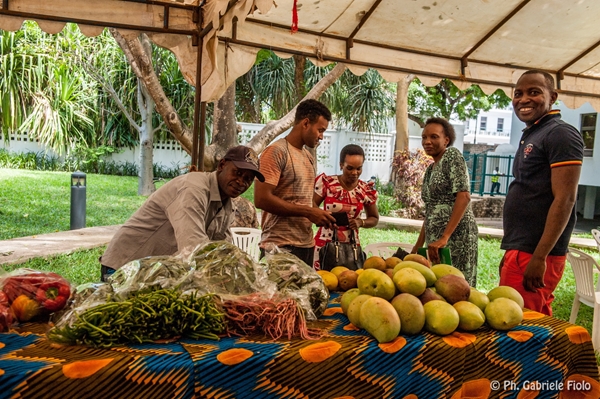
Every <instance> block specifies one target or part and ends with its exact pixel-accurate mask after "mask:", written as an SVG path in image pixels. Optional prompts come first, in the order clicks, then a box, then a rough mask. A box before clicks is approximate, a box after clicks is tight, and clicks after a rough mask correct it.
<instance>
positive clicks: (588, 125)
mask: <svg viewBox="0 0 600 399" xmlns="http://www.w3.org/2000/svg"><path fill="white" fill-rule="evenodd" d="M597 116H598V114H597V113H593V114H581V129H580V130H581V134H582V136H583V144H584V148H583V156H584V157H591V156H592V155H594V137H595V136H596V117H597Z"/></svg>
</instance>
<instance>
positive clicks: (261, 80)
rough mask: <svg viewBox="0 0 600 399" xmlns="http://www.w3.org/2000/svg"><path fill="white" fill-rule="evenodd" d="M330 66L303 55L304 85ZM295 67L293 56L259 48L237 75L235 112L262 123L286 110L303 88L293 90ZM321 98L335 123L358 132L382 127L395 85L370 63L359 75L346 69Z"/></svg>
mask: <svg viewBox="0 0 600 399" xmlns="http://www.w3.org/2000/svg"><path fill="white" fill-rule="evenodd" d="M333 67H334V65H328V66H325V67H317V66H316V65H314V64H313V63H311V62H310V60H307V61H306V64H305V67H304V71H303V75H304V85H303V86H304V87H305V88H306V90H310V89H311V88H313V87H314V86H315V85H316V84H317V83H318V82H319V81H320V80H321V79H322V78H323V77H324V76H325V75H327V73H328V72H329V71H331V69H332V68H333ZM295 68H296V64H295V62H294V59H293V58H289V59H281V58H279V57H278V56H276V55H275V53H273V52H272V51H267V50H261V51H260V52H259V53H258V56H257V60H256V62H255V64H254V67H253V68H252V69H251V70H250V71H249V72H248V73H246V74H245V75H243V76H242V77H240V78H238V79H237V81H236V100H237V102H236V116H237V118H238V119H239V120H240V121H245V122H253V123H265V122H267V121H269V120H272V119H279V118H281V117H282V116H284V115H285V114H286V113H287V112H289V110H290V109H292V108H293V107H294V106H295V105H296V103H297V102H298V100H297V99H298V98H299V97H300V98H301V97H302V94H303V93H300V95H299V94H298V93H296V85H295V83H296V82H295ZM320 100H321V101H322V102H323V103H324V104H326V105H327V106H328V107H329V109H330V110H331V112H332V115H333V119H334V123H335V125H336V126H338V125H339V126H347V127H349V128H351V129H354V130H358V131H362V132H368V131H370V132H386V131H387V120H388V119H389V118H390V117H393V116H394V113H395V85H394V84H390V83H387V82H386V81H385V80H383V78H382V77H381V75H379V72H377V71H375V70H372V69H370V70H368V71H367V72H365V73H364V74H363V75H362V76H356V75H354V74H352V73H351V72H350V71H349V70H347V71H345V72H344V73H343V74H342V76H341V77H340V78H339V79H338V80H337V81H336V82H334V83H333V84H332V85H331V86H330V87H329V88H328V89H327V90H326V91H325V93H323V95H322V96H321V98H320Z"/></svg>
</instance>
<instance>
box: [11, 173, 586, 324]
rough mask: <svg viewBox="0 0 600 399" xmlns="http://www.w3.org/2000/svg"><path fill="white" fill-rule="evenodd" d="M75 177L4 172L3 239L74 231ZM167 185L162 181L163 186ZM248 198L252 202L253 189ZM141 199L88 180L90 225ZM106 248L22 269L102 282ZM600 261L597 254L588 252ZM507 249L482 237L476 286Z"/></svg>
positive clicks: (122, 181) (374, 234)
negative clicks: (100, 261)
mask: <svg viewBox="0 0 600 399" xmlns="http://www.w3.org/2000/svg"><path fill="white" fill-rule="evenodd" d="M69 178H70V174H69V173H63V172H42V171H28V170H12V169H0V239H2V240H5V239H9V238H14V237H23V236H27V235H35V234H43V233H50V232H55V231H63V230H68V229H69V217H70V216H69V215H70V183H69V181H70V179H69ZM161 184H163V182H160V183H159V184H158V185H159V186H160V185H161ZM244 197H246V198H248V199H250V200H252V199H253V189H252V188H250V189H249V190H248V191H247V192H246V193H245V194H244ZM144 200H145V198H144V197H140V196H138V195H137V178H135V177H123V176H105V175H88V176H87V226H88V227H92V226H105V225H113V224H121V223H123V222H125V220H127V218H128V217H129V216H130V215H131V214H132V213H133V212H134V211H135V210H136V209H137V208H138V207H139V206H140V205H141V204H142V203H143V202H144ZM416 240H417V234H416V233H412V232H406V231H400V230H395V229H363V230H361V242H362V244H363V246H365V245H367V244H370V243H375V242H387V241H393V242H407V243H414V242H416ZM103 251H104V248H97V249H94V250H90V251H77V252H75V253H72V254H70V255H61V256H56V257H51V258H48V259H45V258H38V259H34V260H31V261H29V262H27V263H25V264H21V265H18V266H12V267H5V269H6V270H12V269H14V268H15V267H31V268H34V269H41V270H52V271H55V272H58V273H60V274H61V275H64V276H65V277H67V278H68V279H69V280H70V281H71V282H73V283H74V284H81V283H85V282H92V281H97V280H98V279H99V274H100V271H99V264H98V257H99V256H100V255H101V254H102V252H103ZM586 252H588V253H590V254H592V255H593V256H595V257H596V259H598V253H597V251H596V250H595V249H594V250H589V251H586ZM502 253H503V251H501V250H500V242H499V241H498V240H495V239H485V238H480V239H479V263H478V277H477V288H478V289H480V290H481V291H484V292H487V291H489V290H490V289H492V288H494V287H495V286H497V284H498V264H499V262H500V259H501V257H502ZM574 291H575V280H574V277H573V273H572V271H571V268H570V267H567V268H566V269H565V273H564V276H563V279H562V280H561V282H560V284H559V286H558V288H557V290H556V292H555V295H556V299H555V301H554V305H553V309H554V315H555V316H556V317H557V318H559V319H562V320H568V319H569V315H570V312H571V305H572V302H573V295H574V294H573V293H574ZM592 315H593V312H592V309H591V308H590V307H588V306H581V309H580V311H579V317H578V319H577V323H578V324H580V325H582V326H584V327H585V328H587V329H588V330H589V331H591V324H592Z"/></svg>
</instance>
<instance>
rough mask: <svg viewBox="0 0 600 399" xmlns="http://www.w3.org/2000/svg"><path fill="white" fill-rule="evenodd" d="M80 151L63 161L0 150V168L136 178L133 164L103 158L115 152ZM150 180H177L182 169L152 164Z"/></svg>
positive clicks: (50, 157) (32, 154)
mask: <svg viewBox="0 0 600 399" xmlns="http://www.w3.org/2000/svg"><path fill="white" fill-rule="evenodd" d="M80 148H81V150H80V151H77V152H73V153H71V154H70V155H69V156H67V157H65V158H64V159H63V158H60V157H57V156H54V155H47V154H45V153H43V152H41V151H40V152H24V153H11V152H9V151H7V150H6V149H4V148H0V168H11V169H29V170H46V171H69V172H72V171H75V170H79V171H81V172H85V173H99V174H104V175H119V176H138V175H139V168H138V166H137V164H136V163H134V162H128V161H125V162H115V161H107V160H105V159H103V157H105V156H107V155H109V154H110V153H113V152H115V149H114V148H112V147H100V148H98V149H92V148H86V147H84V146H81V147H80ZM153 168H154V177H156V178H165V179H166V178H173V177H175V176H179V175H180V174H181V173H182V172H183V170H184V169H185V167H182V166H181V165H179V164H178V163H175V162H173V163H172V167H166V166H162V165H158V164H153Z"/></svg>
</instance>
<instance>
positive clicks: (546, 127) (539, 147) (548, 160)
mask: <svg viewBox="0 0 600 399" xmlns="http://www.w3.org/2000/svg"><path fill="white" fill-rule="evenodd" d="M583 147H584V144H583V138H582V136H581V133H579V131H577V129H575V128H574V127H573V126H571V125H569V124H568V123H566V122H564V121H563V120H561V118H560V113H559V111H557V110H556V111H550V112H549V113H548V114H546V115H544V116H543V117H542V118H540V119H539V120H538V121H536V122H535V123H534V124H533V125H532V126H531V127H528V128H525V129H524V130H523V134H522V136H521V140H520V141H519V149H518V150H517V153H516V154H515V163H514V165H513V175H514V177H515V179H514V180H513V182H512V183H511V184H510V186H509V188H508V194H507V195H506V200H505V202H504V214H503V224H504V237H503V239H502V245H501V248H502V249H517V250H521V251H524V252H528V253H533V252H534V250H535V248H536V247H537V245H538V242H539V241H540V239H541V237H542V234H543V232H544V226H545V224H546V217H547V215H548V211H549V209H550V205H551V204H552V201H553V200H554V196H553V195H552V184H551V176H550V175H551V170H552V168H557V167H561V166H565V165H581V164H582V163H583ZM575 220H576V216H575V207H573V210H572V211H571V217H570V218H569V222H568V223H567V226H566V227H565V229H564V231H563V232H562V234H561V236H560V238H559V239H558V241H557V243H556V245H555V246H554V248H553V249H552V251H550V255H564V254H566V253H567V247H568V246H569V239H570V237H571V233H572V232H573V227H574V226H575Z"/></svg>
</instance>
